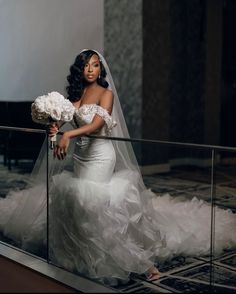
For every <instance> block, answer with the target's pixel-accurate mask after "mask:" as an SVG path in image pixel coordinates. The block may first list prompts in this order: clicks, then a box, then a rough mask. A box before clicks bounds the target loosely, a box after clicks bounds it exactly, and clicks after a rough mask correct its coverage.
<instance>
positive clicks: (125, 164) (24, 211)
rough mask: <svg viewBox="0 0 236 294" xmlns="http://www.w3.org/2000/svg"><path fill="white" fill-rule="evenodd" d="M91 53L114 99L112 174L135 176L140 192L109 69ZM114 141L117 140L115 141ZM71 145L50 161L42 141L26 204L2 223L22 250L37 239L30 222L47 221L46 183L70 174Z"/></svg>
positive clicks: (138, 174)
mask: <svg viewBox="0 0 236 294" xmlns="http://www.w3.org/2000/svg"><path fill="white" fill-rule="evenodd" d="M85 50H88V49H83V50H82V51H81V52H83V51H85ZM92 51H94V52H95V53H97V55H98V56H99V59H100V61H101V62H102V64H103V66H104V68H105V70H106V73H107V75H106V77H105V79H106V81H107V82H108V84H109V88H108V89H110V90H111V91H112V92H113V95H114V103H113V110H112V114H111V116H112V118H113V120H114V121H116V123H117V124H116V126H115V127H113V128H112V130H111V133H110V136H111V137H112V143H113V146H114V149H115V153H116V164H115V172H119V171H121V170H130V171H132V172H133V173H135V176H136V178H137V184H138V188H139V190H140V191H141V192H142V191H143V190H144V189H145V185H144V183H143V179H142V175H141V172H140V169H139V165H138V162H137V159H136V156H135V153H134V150H133V147H132V144H131V142H129V141H127V140H126V141H122V138H125V139H127V138H128V139H129V138H130V136H129V132H128V129H127V125H126V122H125V118H124V115H123V111H122V108H121V104H120V101H119V97H118V94H117V91H116V87H115V85H114V82H113V79H112V75H111V72H110V69H109V66H108V64H107V62H106V60H105V58H104V57H103V56H102V54H100V53H99V52H98V51H96V50H92ZM81 52H80V53H81ZM71 128H72V125H71V124H70V123H66V124H65V125H63V127H62V128H61V132H60V133H59V134H62V133H63V131H66V130H68V129H71ZM113 138H114V139H113ZM115 138H119V140H116V139H115ZM75 142H76V139H75V138H74V139H72V140H71V142H70V146H69V148H68V152H67V156H66V158H65V159H64V160H57V159H53V154H52V152H51V150H49V148H48V137H46V138H45V140H44V143H43V144H42V147H41V150H40V153H39V156H38V158H37V160H36V163H35V165H34V168H33V170H32V172H31V175H30V177H29V182H28V186H27V187H26V189H25V190H23V191H22V193H23V194H24V195H23V197H24V198H25V199H27V200H26V201H23V202H22V203H24V205H22V206H21V207H19V206H17V209H16V210H15V211H14V213H12V215H11V217H10V218H9V220H8V222H7V223H6V228H7V231H8V232H7V233H8V235H10V236H11V237H14V236H17V235H18V232H22V231H24V232H25V234H24V236H23V237H22V236H21V238H22V239H23V241H22V242H23V247H24V244H25V247H27V241H29V240H28V238H31V239H37V238H35V236H32V235H30V234H29V231H30V228H31V227H32V226H34V222H36V221H37V218H38V217H39V216H40V218H41V221H42V223H43V222H44V221H43V218H45V219H46V217H47V213H48V208H47V206H48V204H49V201H50V200H49V197H48V195H49V193H50V187H51V186H50V183H51V179H52V177H53V176H54V175H56V174H59V173H61V172H62V171H64V170H68V171H73V153H74V147H75ZM32 187H38V191H37V195H36V196H37V198H36V196H35V197H32V190H31V188H32ZM35 194H36V193H35ZM42 210H43V213H42ZM36 234H37V232H36Z"/></svg>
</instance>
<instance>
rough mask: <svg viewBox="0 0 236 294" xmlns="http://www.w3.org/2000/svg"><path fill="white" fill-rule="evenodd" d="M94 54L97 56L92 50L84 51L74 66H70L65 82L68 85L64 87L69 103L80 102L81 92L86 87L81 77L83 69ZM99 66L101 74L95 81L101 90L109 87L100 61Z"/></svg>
mask: <svg viewBox="0 0 236 294" xmlns="http://www.w3.org/2000/svg"><path fill="white" fill-rule="evenodd" d="M94 54H96V55H97V56H98V54H97V53H96V52H95V51H93V50H85V51H83V52H81V53H80V54H79V55H78V56H77V57H76V58H75V62H74V64H72V65H71V66H70V74H69V75H68V76H67V81H68V83H69V85H68V86H67V87H66V91H67V94H68V99H69V100H70V101H71V102H75V101H78V100H80V98H81V96H82V94H83V90H84V88H85V86H86V81H85V79H84V76H83V72H84V67H85V65H86V63H88V61H89V59H90V58H91V57H92V55H94ZM98 58H99V56H98ZM99 60H100V59H99ZM100 66H101V73H100V76H99V78H98V79H97V83H98V85H100V86H102V87H103V88H107V87H108V86H109V85H108V82H107V81H106V80H105V77H106V75H107V73H106V70H105V68H104V66H103V64H102V62H101V61H100Z"/></svg>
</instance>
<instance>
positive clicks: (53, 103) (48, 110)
mask: <svg viewBox="0 0 236 294" xmlns="http://www.w3.org/2000/svg"><path fill="white" fill-rule="evenodd" d="M74 112H75V107H74V106H73V104H72V103H71V102H70V101H69V100H68V99H66V98H65V97H64V96H63V95H61V94H60V93H58V92H51V93H48V94H47V95H43V96H39V97H37V98H36V99H35V101H34V102H33V103H32V104H31V116H32V120H33V121H35V122H36V123H40V124H44V125H48V124H50V123H52V122H59V121H60V122H68V121H71V120H72V118H73V115H74ZM55 142H56V135H54V136H53V137H51V144H50V147H51V148H52V149H53V146H54V144H55Z"/></svg>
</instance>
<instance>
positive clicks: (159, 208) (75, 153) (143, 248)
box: [0, 50, 236, 280]
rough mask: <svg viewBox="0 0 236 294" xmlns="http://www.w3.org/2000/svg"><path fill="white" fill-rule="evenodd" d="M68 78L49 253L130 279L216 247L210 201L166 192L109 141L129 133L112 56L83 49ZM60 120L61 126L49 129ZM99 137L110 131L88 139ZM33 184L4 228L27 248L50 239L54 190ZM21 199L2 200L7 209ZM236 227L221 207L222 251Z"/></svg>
mask: <svg viewBox="0 0 236 294" xmlns="http://www.w3.org/2000/svg"><path fill="white" fill-rule="evenodd" d="M68 82H69V86H68V88H67V90H68V98H69V99H70V101H72V102H73V104H74V106H75V114H74V119H73V121H72V122H71V123H72V126H73V129H69V130H66V131H65V132H64V134H63V136H62V137H61V139H60V140H59V141H58V145H57V147H56V148H55V150H54V157H55V158H58V159H59V160H58V161H57V160H54V162H53V164H51V165H50V168H49V169H50V170H49V174H50V191H49V192H50V213H49V225H50V228H49V238H50V239H49V241H50V242H49V244H50V259H51V260H52V261H53V262H54V263H57V264H58V265H61V266H63V267H65V268H67V269H70V270H72V271H77V272H79V273H82V274H84V275H86V276H89V277H91V278H99V279H103V278H108V277H114V278H120V279H127V277H129V275H130V273H138V274H142V273H145V274H146V275H147V279H148V280H155V279H158V278H159V277H160V273H159V271H158V269H157V268H156V267H155V266H154V264H155V262H156V261H159V260H163V259H166V258H169V257H171V256H173V255H178V254H185V255H195V256H196V255H201V254H208V253H209V252H210V215H211V207H210V206H209V205H208V204H207V203H204V202H203V201H199V200H197V199H196V198H194V199H193V200H191V201H187V200H186V201H181V200H178V199H173V198H172V197H170V196H169V195H164V196H162V197H157V196H156V195H155V194H154V193H152V192H151V191H150V190H147V189H146V187H145V185H144V184H143V181H142V177H141V174H140V171H139V168H138V164H137V161H136V158H135V155H134V152H133V149H132V146H131V144H130V143H125V142H122V141H119V140H112V141H111V140H108V139H105V138H102V136H104V135H105V136H109V135H111V136H113V137H129V134H128V131H127V128H126V124H125V120H124V118H123V114H122V110H121V107H120V103H119V99H118V95H117V93H116V90H115V86H114V84H113V81H112V77H111V74H110V72H109V68H108V66H107V64H106V62H105V59H104V58H103V56H102V55H101V54H99V53H98V52H96V51H93V50H83V51H82V52H81V53H80V54H79V55H78V56H77V58H76V60H75V62H74V64H73V65H72V66H71V69H70V75H69V76H68ZM59 127H60V126H59V125H52V126H51V127H50V129H49V134H50V136H53V135H54V134H55V133H57V131H58V129H59ZM91 134H93V135H97V136H100V137H101V138H91V137H89V136H84V135H91ZM72 140H73V142H71V141H72ZM74 141H75V142H74ZM44 153H45V152H44V151H42V154H44ZM71 159H72V160H71ZM41 161H42V162H43V160H41ZM59 163H60V164H59ZM42 166H43V164H40V169H37V171H36V172H35V173H36V174H37V177H36V178H37V179H41V178H42V173H41V172H40V170H42V171H44V168H42ZM72 166H73V168H72ZM38 170H39V171H38ZM38 182H40V181H38ZM32 189H33V191H32V190H31V192H28V193H24V195H26V194H27V196H24V197H23V200H22V201H21V202H22V203H27V204H24V205H23V208H22V209H19V206H20V205H19V204H16V205H15V207H16V210H15V211H17V213H13V215H10V216H9V215H8V220H9V221H8V222H5V223H4V225H3V226H4V232H5V234H6V235H7V236H11V237H14V236H18V239H19V237H20V239H21V243H22V245H23V247H24V248H28V247H30V246H32V244H34V245H35V246H37V245H38V244H39V243H40V240H41V239H43V240H45V238H44V236H43V234H42V233H40V232H42V231H43V228H44V225H45V223H44V221H43V220H44V214H45V201H44V199H45V198H43V195H45V193H46V192H45V189H43V188H42V187H41V186H40V184H39V185H35V186H34V187H32ZM36 189H37V190H36ZM29 190H30V189H29ZM32 195H37V197H32ZM13 198H15V197H14V195H11V199H10V198H9V197H7V198H6V200H5V201H3V202H2V204H3V205H5V206H4V207H5V208H6V207H8V206H9V205H10V204H9V203H12V202H13V201H12V199H13ZM32 208H33V209H32ZM1 210H2V209H1ZM5 211H6V209H4V213H5ZM26 215H27V217H26ZM1 218H2V219H3V217H0V223H1ZM4 218H5V219H6V218H7V217H6V213H5V216H4ZM29 220H30V221H29ZM20 224H21V225H20ZM235 225H236V217H235V215H234V214H233V213H232V212H231V211H229V210H227V211H226V210H222V209H219V208H216V231H215V238H216V244H215V251H216V253H220V252H221V251H222V250H223V249H224V248H228V247H233V246H235V244H236V236H235V234H233V233H232V232H233V231H234V228H235ZM26 228H27V229H26ZM34 241H35V242H34Z"/></svg>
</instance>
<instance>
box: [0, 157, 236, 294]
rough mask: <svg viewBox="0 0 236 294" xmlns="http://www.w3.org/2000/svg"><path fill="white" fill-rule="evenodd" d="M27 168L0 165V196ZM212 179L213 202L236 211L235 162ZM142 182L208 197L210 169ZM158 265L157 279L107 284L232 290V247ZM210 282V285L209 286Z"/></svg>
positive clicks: (235, 265) (122, 288)
mask: <svg viewBox="0 0 236 294" xmlns="http://www.w3.org/2000/svg"><path fill="white" fill-rule="evenodd" d="M28 168H29V164H28V163H27V162H24V163H21V164H20V165H19V166H18V167H15V168H14V169H13V170H12V171H11V172H9V171H8V170H7V169H6V168H5V167H4V166H3V165H0V187H1V189H0V196H1V197H4V195H6V193H7V191H8V190H9V189H11V188H12V187H16V186H17V187H19V188H20V189H21V188H23V187H24V180H25V179H26V178H27V177H28V174H27V171H28ZM214 181H215V186H214V189H213V192H214V191H215V199H214V201H215V204H217V205H219V206H221V207H222V208H230V209H232V210H233V211H234V212H236V165H219V166H217V167H216V170H215V174H214ZM144 182H145V184H146V185H147V187H149V188H151V189H152V191H154V192H155V193H157V194H158V195H160V194H163V193H169V194H170V195H172V196H179V195H181V196H184V197H186V198H192V197H194V196H197V197H199V198H201V199H204V200H206V201H210V200H211V192H212V187H211V170H210V169H208V168H196V167H194V168H193V167H181V168H180V167H179V168H174V169H172V171H171V172H170V173H167V174H157V175H152V176H144ZM232 233H236V232H232ZM4 240H5V241H9V242H10V240H6V239H4ZM158 267H159V269H160V271H161V273H162V276H161V278H160V280H158V281H155V282H147V281H146V280H145V277H144V276H135V275H131V278H130V280H129V281H114V283H111V281H109V285H112V287H113V288H115V289H116V290H117V291H119V292H122V293H183V292H184V293H185V292H187V293H192V292H197V293H204V292H209V291H211V292H213V293H218V292H219V293H222V292H224V293H225V292H228V293H235V292H236V250H229V251H225V252H224V253H223V254H222V255H221V256H218V257H217V258H215V259H214V260H213V263H211V261H210V258H209V257H201V258H199V257H189V258H187V257H183V256H178V257H175V258H173V259H172V260H169V261H165V262H162V263H159V264H158ZM210 281H211V283H212V285H213V287H211V286H209V282H210Z"/></svg>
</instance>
